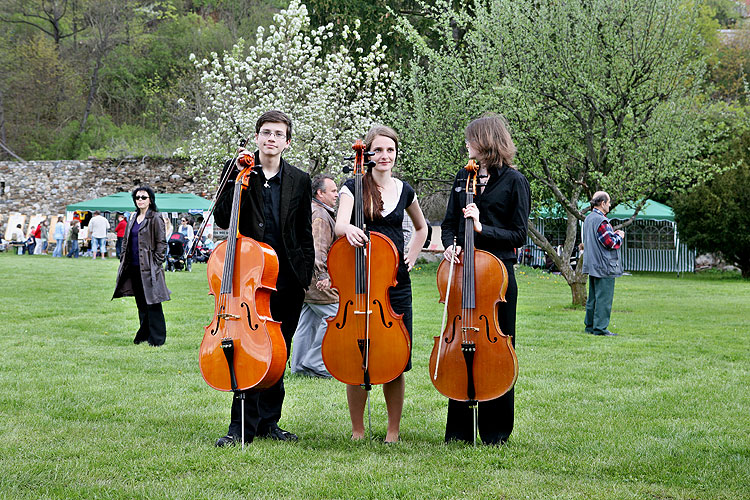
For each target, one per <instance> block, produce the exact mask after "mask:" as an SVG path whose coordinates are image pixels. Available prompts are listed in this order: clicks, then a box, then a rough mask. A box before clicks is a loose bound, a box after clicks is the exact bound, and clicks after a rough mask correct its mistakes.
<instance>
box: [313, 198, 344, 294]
mask: <svg viewBox="0 0 750 500" xmlns="http://www.w3.org/2000/svg"><path fill="white" fill-rule="evenodd" d="M335 226H336V221H335V220H334V218H333V215H332V214H331V212H330V211H329V210H328V209H327V208H326V207H325V205H323V204H322V203H320V202H318V201H317V200H315V199H313V201H312V234H313V244H314V245H315V267H314V268H313V276H312V280H311V281H310V287H309V288H308V289H307V292H306V293H305V302H308V303H310V304H338V302H339V294H338V293H336V290H333V289H331V288H328V289H326V290H318V288H317V287H316V286H315V284H316V283H317V282H318V281H320V280H324V279H327V278H329V276H328V250H330V249H331V245H333V242H334V240H335V239H336V233H335V232H334V231H333V228H334V227H335Z"/></svg>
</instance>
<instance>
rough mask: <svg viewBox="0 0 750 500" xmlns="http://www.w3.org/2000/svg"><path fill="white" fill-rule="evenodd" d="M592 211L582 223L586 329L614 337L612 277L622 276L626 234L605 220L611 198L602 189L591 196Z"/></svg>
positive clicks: (596, 333) (593, 332)
mask: <svg viewBox="0 0 750 500" xmlns="http://www.w3.org/2000/svg"><path fill="white" fill-rule="evenodd" d="M591 207H592V209H591V213H590V214H589V215H588V216H586V220H585V221H584V223H583V245H584V246H583V272H584V273H586V274H588V275H589V294H588V300H587V301H586V317H585V319H584V324H585V326H586V331H587V332H588V333H591V334H594V335H605V336H615V335H617V334H616V333H613V332H610V331H609V329H608V328H609V317H610V314H611V312H612V299H613V297H614V294H615V278H617V277H619V276H622V273H623V268H622V259H621V256H620V246H622V242H623V238H624V237H625V233H624V232H623V231H622V230H617V231H615V230H614V229H612V225H611V224H610V223H609V221H608V220H607V217H606V216H607V213H609V207H610V199H609V195H608V194H607V193H605V192H604V191H597V192H596V193H594V196H593V197H592V198H591Z"/></svg>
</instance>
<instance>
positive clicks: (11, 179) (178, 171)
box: [0, 157, 213, 230]
mask: <svg viewBox="0 0 750 500" xmlns="http://www.w3.org/2000/svg"><path fill="white" fill-rule="evenodd" d="M188 166H189V164H188V162H187V160H183V159H170V158H167V159H154V158H148V157H144V158H122V159H105V160H85V161H72V160H71V161H69V160H64V161H28V162H12V161H0V215H2V216H3V217H2V223H0V226H2V228H1V229H2V230H4V227H5V223H6V222H7V220H8V217H7V216H8V214H10V213H15V212H19V213H22V214H25V215H36V214H42V215H54V214H63V213H65V207H66V206H67V205H70V204H72V203H78V202H80V201H85V200H90V199H92V198H100V197H102V196H108V195H110V194H114V193H117V192H121V191H132V190H133V189H134V188H135V187H137V186H139V185H141V184H148V185H150V186H151V187H152V188H153V189H154V191H156V192H157V193H193V194H197V195H198V196H204V197H206V198H211V197H212V196H213V188H212V187H211V186H208V185H207V184H206V183H205V180H204V179H200V180H198V179H195V178H194V177H193V176H192V175H190V174H188V173H187V172H186V167H188Z"/></svg>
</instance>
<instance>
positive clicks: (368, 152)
mask: <svg viewBox="0 0 750 500" xmlns="http://www.w3.org/2000/svg"><path fill="white" fill-rule="evenodd" d="M364 155H365V156H367V157H370V156H375V152H374V151H365V152H364Z"/></svg>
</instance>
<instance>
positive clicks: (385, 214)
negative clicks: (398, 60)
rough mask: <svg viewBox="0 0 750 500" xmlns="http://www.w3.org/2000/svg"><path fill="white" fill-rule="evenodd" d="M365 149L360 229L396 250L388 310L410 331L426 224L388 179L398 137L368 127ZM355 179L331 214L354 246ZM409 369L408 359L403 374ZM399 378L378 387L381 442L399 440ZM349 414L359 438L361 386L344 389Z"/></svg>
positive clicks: (409, 193)
mask: <svg viewBox="0 0 750 500" xmlns="http://www.w3.org/2000/svg"><path fill="white" fill-rule="evenodd" d="M365 146H366V147H367V151H371V152H373V153H375V154H374V156H372V158H371V160H372V161H374V162H375V166H374V167H371V168H368V169H367V172H366V173H365V175H364V177H363V179H362V182H363V187H362V191H363V201H364V207H365V225H366V226H367V229H368V230H370V231H377V232H379V233H382V234H384V235H385V236H387V237H388V238H390V240H391V241H393V243H394V245H396V248H397V249H398V253H399V257H400V264H399V267H398V273H397V274H396V280H397V285H396V286H395V287H393V288H391V289H390V292H389V293H390V302H391V307H392V308H393V310H394V311H395V312H396V313H397V314H403V315H404V317H403V320H404V324H405V326H406V329H407V330H408V331H409V335H411V333H412V325H411V323H412V309H411V280H410V279H409V271H411V269H412V267H414V263H415V262H416V260H417V257H418V256H419V252H420V250H421V249H422V245H423V244H424V241H425V238H427V222H426V221H425V218H424V215H423V214H422V209H420V208H419V202H418V201H417V197H416V194H415V193H414V189H412V187H411V186H409V184H407V183H406V182H403V181H401V180H400V179H396V178H395V177H393V175H392V172H393V166H394V164H395V163H396V157H397V156H398V135H396V132H395V131H394V130H393V129H391V128H389V127H384V126H376V127H373V128H372V129H370V131H369V132H368V133H367V137H366V138H365ZM354 191H355V189H354V179H349V180H348V181H347V182H345V183H344V186H343V187H342V188H341V190H340V191H339V209H338V213H337V215H336V229H335V230H336V235H337V236H346V238H347V240H348V241H349V243H350V244H352V245H353V246H358V247H361V246H363V245H364V244H365V243H366V242H367V236H366V235H365V233H364V231H362V230H361V229H359V228H357V227H356V226H355V225H353V224H351V218H352V212H353V209H354V194H353V193H354ZM404 212H406V214H407V215H408V216H409V217H410V218H411V220H412V222H413V224H414V234H413V237H412V239H411V241H410V242H409V246H408V248H405V245H404V232H403V229H402V224H403V221H404ZM410 368H411V360H409V363H408V364H407V366H406V369H405V370H404V371H408V370H409V369H410ZM404 390H405V383H404V374H403V373H402V374H401V375H399V376H398V377H397V378H396V379H394V380H392V381H391V382H388V383H386V384H384V385H383V395H384V396H385V403H386V408H387V411H388V431H387V432H386V436H385V442H386V443H391V442H396V441H398V436H399V426H400V424H401V412H402V410H403V406H404ZM346 396H347V401H348V403H349V415H350V417H351V421H352V439H362V438H363V437H364V435H365V434H364V433H365V426H364V411H365V404H366V402H367V393H366V392H365V390H364V389H363V388H362V387H359V386H355V385H347V386H346Z"/></svg>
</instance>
